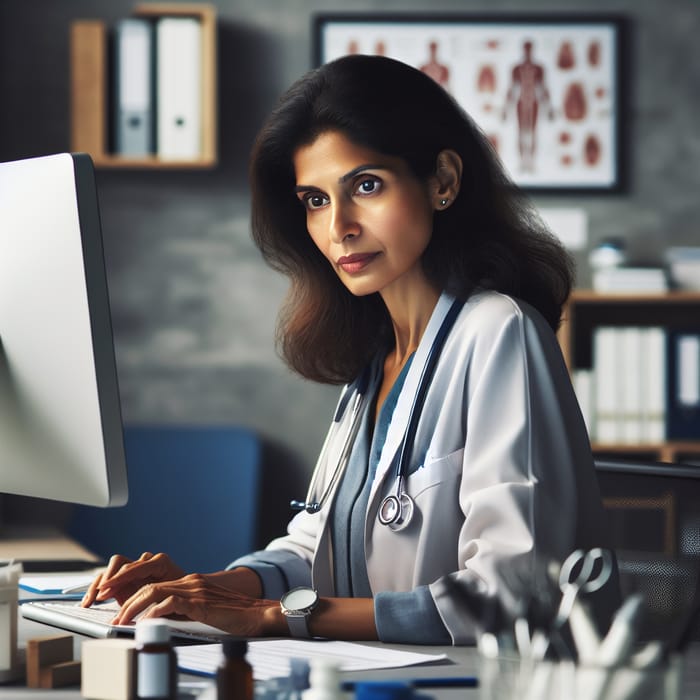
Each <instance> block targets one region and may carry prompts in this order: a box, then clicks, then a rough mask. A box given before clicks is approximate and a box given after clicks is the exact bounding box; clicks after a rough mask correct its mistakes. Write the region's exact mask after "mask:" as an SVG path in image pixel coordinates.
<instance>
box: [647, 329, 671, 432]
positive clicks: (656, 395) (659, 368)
mask: <svg viewBox="0 0 700 700" xmlns="http://www.w3.org/2000/svg"><path fill="white" fill-rule="evenodd" d="M666 336H667V331H666V329H665V328H663V327H662V326H649V327H646V328H644V329H643V332H642V349H641V369H642V386H641V389H642V405H643V406H644V416H643V418H644V421H643V434H644V442H647V443H652V444H654V443H661V442H663V441H664V440H665V439H666V437H667V436H666V412H667V407H666V384H667V382H666V367H667V358H666V342H667V341H666Z"/></svg>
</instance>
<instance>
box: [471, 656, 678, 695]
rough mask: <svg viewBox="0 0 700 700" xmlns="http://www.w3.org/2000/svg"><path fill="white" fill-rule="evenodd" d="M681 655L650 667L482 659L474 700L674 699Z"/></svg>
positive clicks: (514, 658)
mask: <svg viewBox="0 0 700 700" xmlns="http://www.w3.org/2000/svg"><path fill="white" fill-rule="evenodd" d="M681 680H682V659H681V657H680V656H676V657H672V658H671V659H670V660H669V661H667V662H664V663H660V664H658V665H656V666H653V667H651V668H644V669H639V668H633V667H631V666H619V667H615V668H604V667H602V666H583V665H582V666H579V665H577V664H575V663H573V662H567V661H562V662H554V661H541V662H532V661H530V660H518V659H517V657H513V658H507V657H500V658H498V659H484V660H483V663H482V668H481V677H480V679H479V700H562V698H566V700H680V698H681Z"/></svg>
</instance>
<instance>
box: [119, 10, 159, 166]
mask: <svg viewBox="0 0 700 700" xmlns="http://www.w3.org/2000/svg"><path fill="white" fill-rule="evenodd" d="M153 35H154V30H153V24H152V23H151V22H150V21H148V20H146V19H140V18H130V19H123V20H120V21H118V22H117V23H116V24H115V25H114V56H113V63H114V71H113V81H114V100H113V103H114V114H113V125H114V150H115V152H116V153H117V154H118V155H128V156H146V155H151V154H153V153H154V152H155V115H154V111H155V110H154V101H155V99H154V95H155V91H154V84H153V83H154V67H155V66H154V63H155V54H154V36H153Z"/></svg>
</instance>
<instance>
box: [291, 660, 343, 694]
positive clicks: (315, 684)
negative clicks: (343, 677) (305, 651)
mask: <svg viewBox="0 0 700 700" xmlns="http://www.w3.org/2000/svg"><path fill="white" fill-rule="evenodd" d="M309 684H310V687H309V689H308V690H305V691H304V692H303V693H302V694H301V697H302V700H341V697H342V692H341V688H340V669H339V668H338V664H337V662H335V661H333V660H331V659H324V658H318V659H312V661H311V672H310V673H309Z"/></svg>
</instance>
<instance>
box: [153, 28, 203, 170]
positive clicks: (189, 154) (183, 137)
mask: <svg viewBox="0 0 700 700" xmlns="http://www.w3.org/2000/svg"><path fill="white" fill-rule="evenodd" d="M156 42H157V47H158V48H157V84H158V87H157V95H158V135H157V142H158V145H157V153H158V156H159V157H160V158H162V159H164V160H194V159H197V158H199V157H200V156H201V152H202V28H201V24H200V22H199V21H198V20H197V19H194V18H191V17H163V18H161V19H159V20H158V22H157V29H156Z"/></svg>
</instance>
